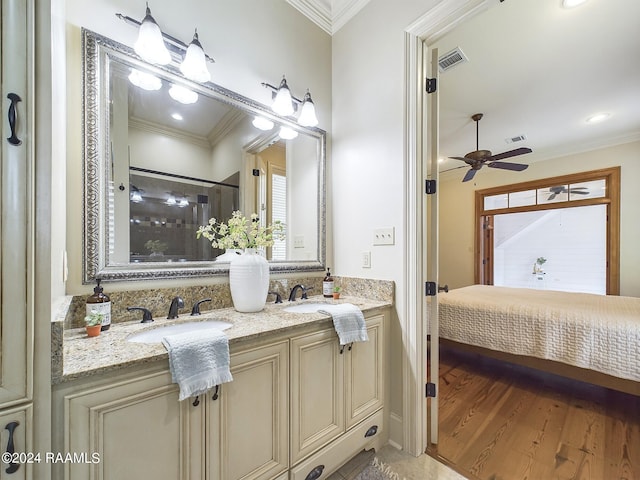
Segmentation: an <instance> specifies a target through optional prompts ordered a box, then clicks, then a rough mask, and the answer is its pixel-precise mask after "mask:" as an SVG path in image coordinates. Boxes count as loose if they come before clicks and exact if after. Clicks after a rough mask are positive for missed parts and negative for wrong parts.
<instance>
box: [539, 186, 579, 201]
mask: <svg viewBox="0 0 640 480" xmlns="http://www.w3.org/2000/svg"><path fill="white" fill-rule="evenodd" d="M549 192H551V195H549V196H548V197H547V200H553V199H554V198H556V196H557V195H560V194H562V193H569V194H571V195H573V194H574V193H575V194H578V195H589V189H588V188H587V187H569V188H568V189H567V186H566V185H559V186H557V187H549Z"/></svg>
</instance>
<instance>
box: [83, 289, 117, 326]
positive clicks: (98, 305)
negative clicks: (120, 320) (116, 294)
mask: <svg viewBox="0 0 640 480" xmlns="http://www.w3.org/2000/svg"><path fill="white" fill-rule="evenodd" d="M103 290H104V289H103V288H102V287H101V286H100V279H99V278H96V286H95V287H94V288H93V295H91V296H90V297H89V298H87V310H86V314H87V315H89V314H90V313H91V312H96V313H102V314H103V317H102V327H100V330H101V331H103V332H104V331H105V330H109V327H110V326H111V299H110V298H109V296H108V295H107V294H106V293H104V291H103Z"/></svg>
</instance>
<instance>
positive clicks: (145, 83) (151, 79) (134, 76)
mask: <svg viewBox="0 0 640 480" xmlns="http://www.w3.org/2000/svg"><path fill="white" fill-rule="evenodd" d="M129 81H130V82H131V83H133V84H134V85H135V86H136V87H139V88H142V89H143V90H149V91H153V90H160V88H162V80H160V79H159V78H158V77H156V76H155V75H152V74H150V73H147V72H141V71H140V70H136V69H135V68H132V69H131V73H130V74H129Z"/></svg>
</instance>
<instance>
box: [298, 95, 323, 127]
mask: <svg viewBox="0 0 640 480" xmlns="http://www.w3.org/2000/svg"><path fill="white" fill-rule="evenodd" d="M298 123H299V124H300V125H302V126H303V127H315V126H316V125H318V117H316V107H315V105H314V104H313V100H311V94H310V93H309V90H307V93H305V95H304V100H303V102H302V108H301V109H300V116H299V117H298Z"/></svg>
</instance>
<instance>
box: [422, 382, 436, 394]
mask: <svg viewBox="0 0 640 480" xmlns="http://www.w3.org/2000/svg"><path fill="white" fill-rule="evenodd" d="M425 387H426V389H425V397H434V398H435V396H436V384H435V383H431V382H429V383H427V384H426V385H425Z"/></svg>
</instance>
